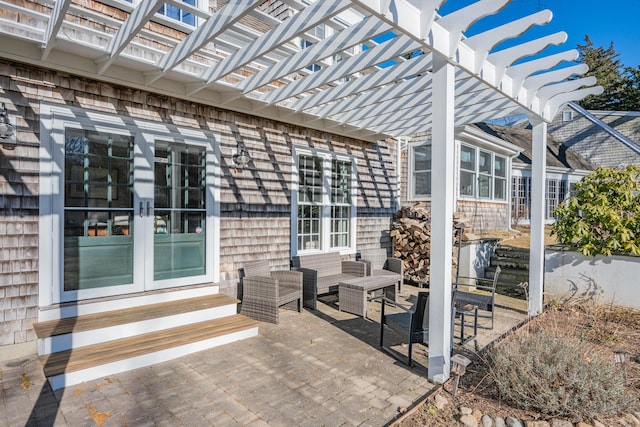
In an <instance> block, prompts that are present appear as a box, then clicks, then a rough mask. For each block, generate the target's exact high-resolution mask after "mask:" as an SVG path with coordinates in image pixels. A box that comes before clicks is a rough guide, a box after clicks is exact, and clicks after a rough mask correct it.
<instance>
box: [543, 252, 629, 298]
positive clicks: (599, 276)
mask: <svg viewBox="0 0 640 427" xmlns="http://www.w3.org/2000/svg"><path fill="white" fill-rule="evenodd" d="M638 277H640V257H631V256H611V257H603V256H596V257H585V256H584V255H582V254H581V253H579V252H571V251H555V250H549V249H547V250H545V274H544V296H545V300H547V301H549V300H553V299H555V300H559V301H565V300H571V301H580V300H581V299H583V300H587V301H588V300H590V299H591V298H593V299H595V301H597V302H600V303H613V304H615V305H620V306H624V307H631V308H636V309H640V282H639V281H638Z"/></svg>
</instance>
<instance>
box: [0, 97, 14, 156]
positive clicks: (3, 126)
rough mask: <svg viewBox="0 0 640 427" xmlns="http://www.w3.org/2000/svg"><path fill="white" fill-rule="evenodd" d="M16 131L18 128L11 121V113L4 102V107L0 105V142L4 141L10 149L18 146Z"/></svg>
mask: <svg viewBox="0 0 640 427" xmlns="http://www.w3.org/2000/svg"><path fill="white" fill-rule="evenodd" d="M15 133H16V128H15V127H14V126H13V125H12V124H11V122H10V121H9V113H8V112H7V107H6V106H5V104H4V102H3V103H2V107H0V143H2V146H3V147H4V148H6V149H8V150H13V149H14V148H16V145H15V144H16V143H15V138H14V135H15Z"/></svg>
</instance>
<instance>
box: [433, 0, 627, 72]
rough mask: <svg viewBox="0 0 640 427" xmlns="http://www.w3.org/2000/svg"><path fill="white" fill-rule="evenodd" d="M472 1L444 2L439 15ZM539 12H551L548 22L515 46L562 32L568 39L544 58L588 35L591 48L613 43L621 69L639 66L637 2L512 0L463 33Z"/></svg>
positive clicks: (548, 52) (499, 47) (615, 0)
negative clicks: (544, 10) (551, 15)
mask: <svg viewBox="0 0 640 427" xmlns="http://www.w3.org/2000/svg"><path fill="white" fill-rule="evenodd" d="M475 1H477V0H448V1H447V2H446V3H444V4H443V5H442V7H441V8H440V13H441V14H442V15H446V14H447V13H449V12H451V11H453V10H457V9H459V8H461V7H463V6H465V5H468V4H471V3H474V2H475ZM542 9H549V10H551V11H552V12H553V19H552V20H551V22H550V23H549V24H547V25H545V26H542V27H533V28H531V29H530V30H529V31H528V32H527V33H525V34H524V35H523V36H522V37H523V39H521V41H520V42H518V43H521V42H522V41H526V40H529V39H533V38H539V37H542V36H545V35H547V34H553V33H555V32H558V31H564V32H566V33H567V34H568V36H569V38H568V39H567V41H566V42H565V43H564V44H563V45H561V46H560V47H558V46H551V47H549V48H547V49H546V50H544V51H543V52H542V53H543V54H544V56H547V55H549V54H552V53H556V52H561V51H565V50H568V49H575V47H576V46H577V45H578V44H583V43H584V37H585V35H586V34H588V35H589V37H590V38H591V40H592V41H593V43H594V46H603V47H605V48H607V47H609V44H610V43H611V42H613V43H614V49H615V50H616V52H618V53H619V54H620V57H619V59H620V60H621V62H622V65H623V66H628V67H639V66H640V0H609V1H602V0H598V1H596V0H512V1H511V3H510V4H509V5H507V7H505V8H504V9H503V10H502V11H500V12H499V13H498V14H496V15H493V16H489V17H486V18H483V19H481V20H479V21H478V22H477V23H475V24H474V25H473V26H471V27H470V28H469V30H468V31H467V32H466V34H467V35H468V36H471V35H473V34H477V33H480V32H482V31H484V30H486V29H488V28H492V27H495V26H497V25H500V24H501V23H506V22H509V21H513V20H515V19H518V18H521V17H524V16H527V15H530V14H532V13H535V12H537V11H539V10H542ZM508 46H509V43H508V42H505V43H504V44H501V45H500V46H498V49H502V48H504V47H508ZM525 60H526V59H525Z"/></svg>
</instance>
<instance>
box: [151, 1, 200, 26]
mask: <svg viewBox="0 0 640 427" xmlns="http://www.w3.org/2000/svg"><path fill="white" fill-rule="evenodd" d="M182 3H185V4H188V5H189V6H194V7H195V6H196V0H182ZM158 13H159V14H160V15H165V16H166V17H167V18H171V19H175V20H176V21H180V22H182V23H184V24H187V25H191V26H193V27H195V25H196V17H195V16H194V15H193V14H192V13H191V12H188V11H186V10H183V9H181V8H179V7H177V6H173V5H171V4H167V3H165V4H164V5H162V6H160V9H158Z"/></svg>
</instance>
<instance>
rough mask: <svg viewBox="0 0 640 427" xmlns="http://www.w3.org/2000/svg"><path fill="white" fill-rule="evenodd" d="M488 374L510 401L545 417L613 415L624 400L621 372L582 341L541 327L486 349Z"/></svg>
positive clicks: (622, 406) (620, 408)
mask: <svg viewBox="0 0 640 427" xmlns="http://www.w3.org/2000/svg"><path fill="white" fill-rule="evenodd" d="M488 356H489V357H488V362H489V368H490V375H491V378H492V379H493V380H494V381H495V383H496V385H497V388H498V392H499V393H500V396H501V398H503V399H505V400H506V401H508V402H509V404H511V405H512V406H514V407H518V408H520V409H524V410H532V411H537V412H540V413H543V414H546V415H548V416H550V417H576V418H594V417H596V416H609V415H616V414H619V413H620V412H622V411H624V410H625V409H626V408H627V407H628V405H629V401H628V398H627V397H626V395H625V387H624V379H623V375H622V373H621V372H620V371H619V370H618V369H616V367H615V364H614V363H613V357H611V360H607V359H605V358H604V357H602V356H601V355H600V354H599V353H596V352H595V349H594V348H593V347H592V346H591V345H590V344H589V343H586V342H581V341H580V340H579V339H576V338H573V337H568V336H565V335H559V334H554V333H552V332H549V331H546V330H537V331H532V332H525V333H523V334H522V335H521V336H514V337H512V338H510V339H507V340H506V341H505V342H503V343H501V344H500V345H498V346H496V347H494V348H492V349H491V350H490V351H489V353H488Z"/></svg>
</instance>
